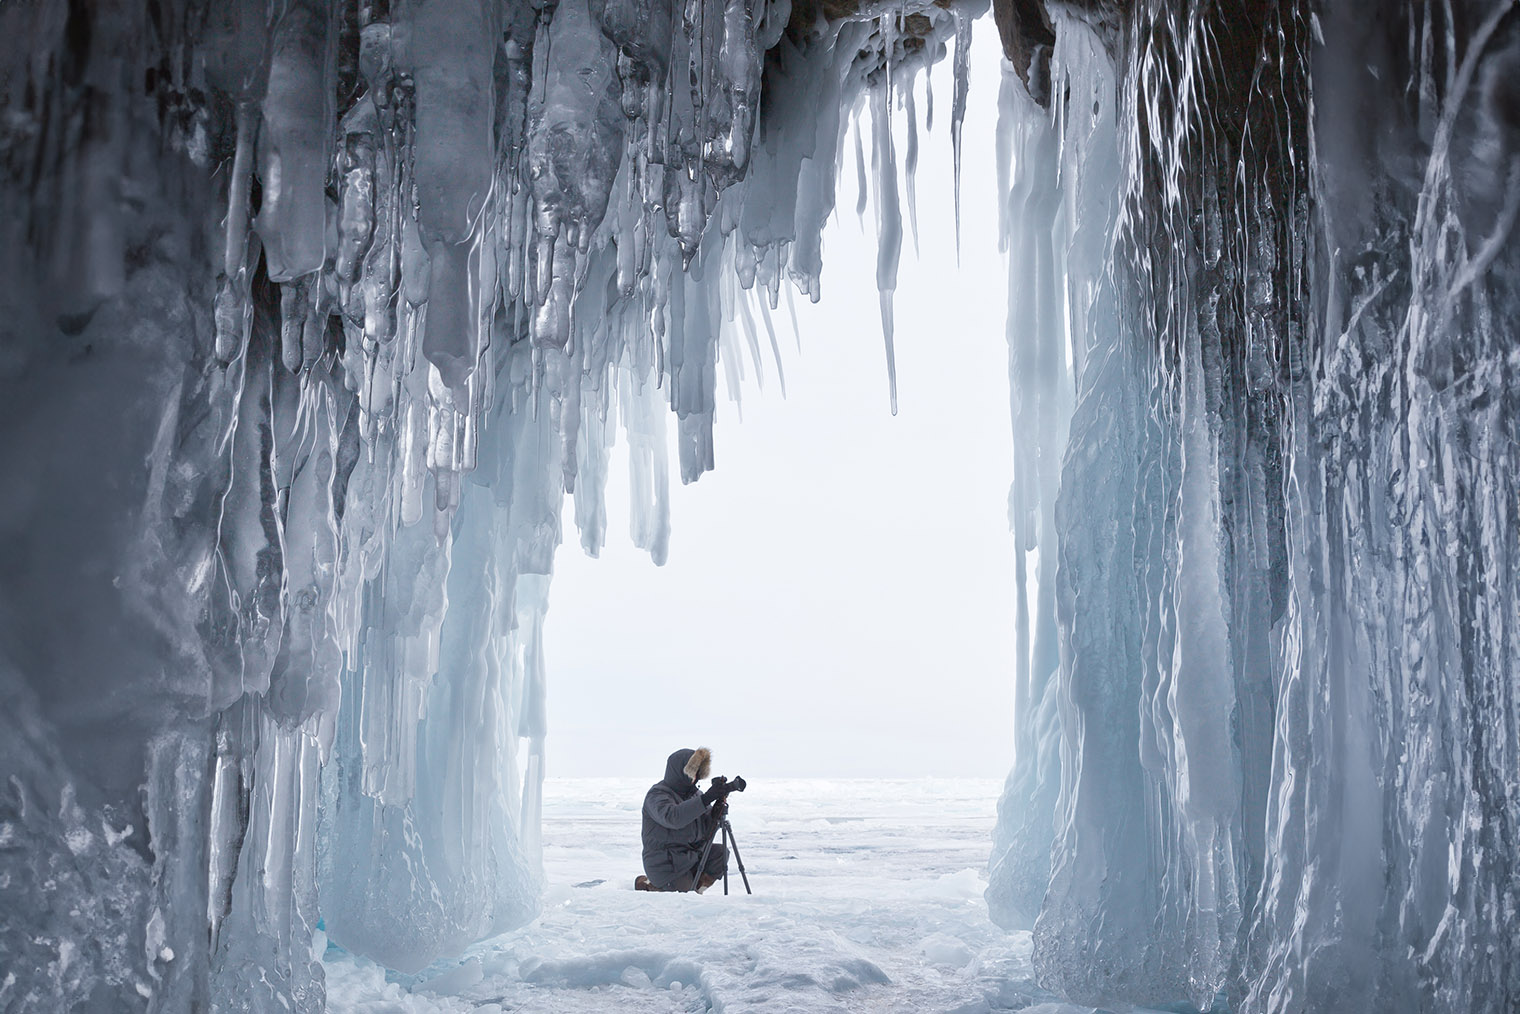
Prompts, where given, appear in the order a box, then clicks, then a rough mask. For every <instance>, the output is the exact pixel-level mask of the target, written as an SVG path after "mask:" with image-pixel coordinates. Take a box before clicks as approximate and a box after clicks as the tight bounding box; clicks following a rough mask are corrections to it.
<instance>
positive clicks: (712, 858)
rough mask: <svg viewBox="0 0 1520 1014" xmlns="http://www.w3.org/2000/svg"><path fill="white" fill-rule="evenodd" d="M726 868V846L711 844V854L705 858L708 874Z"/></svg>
mask: <svg viewBox="0 0 1520 1014" xmlns="http://www.w3.org/2000/svg"><path fill="white" fill-rule="evenodd" d="M727 866H728V846H726V845H720V844H717V843H714V844H713V847H712V854H711V855H709V856H708V857H707V870H708V872H716V871H718V870H723V869H725V868H727Z"/></svg>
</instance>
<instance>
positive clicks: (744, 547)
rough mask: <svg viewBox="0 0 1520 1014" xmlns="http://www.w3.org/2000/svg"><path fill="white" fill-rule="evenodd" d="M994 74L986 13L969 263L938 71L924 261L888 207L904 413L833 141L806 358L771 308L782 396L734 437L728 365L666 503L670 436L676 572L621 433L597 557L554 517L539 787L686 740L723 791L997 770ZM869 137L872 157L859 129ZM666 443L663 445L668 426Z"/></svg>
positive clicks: (1008, 635) (867, 256) (970, 131)
mask: <svg viewBox="0 0 1520 1014" xmlns="http://www.w3.org/2000/svg"><path fill="white" fill-rule="evenodd" d="M998 58H999V54H998V46H997V33H996V31H995V30H994V28H993V25H992V22H991V20H990V19H987V18H983V19H981V20H980V21H978V22H977V25H976V31H975V43H974V45H973V58H972V65H971V74H972V77H971V90H970V96H969V104H968V109H967V114H966V121H965V131H964V142H963V143H964V148H963V162H962V178H961V194H962V207H963V209H964V211H965V214H964V215H963V219H962V223H961V226H962V237H961V256H960V266H959V268H957V265H956V252H955V229H954V211H953V202H952V189H951V180H952V172H951V155H950V131H949V125H950V124H949V113H950V100H951V77H950V68H949V60H948V59H946V60H945V61H942V62H941V63H940V64H939V65H938V66H937V67H936V69H935V73H934V99H935V117H936V118H935V126H934V131H933V133H931V134H926V133H924V132H923V129H922V128H923V124H922V122H920V137H919V141H920V161H919V174H918V184H919V187H918V222H919V253H918V254H917V255H915V253H914V249H913V242H912V238H911V234H909V233H907V224H906V218H907V199H906V193H904V196H903V214H904V219H905V223H904V228H905V236H904V240H903V260H902V268H901V271H900V276H899V285H898V290H897V299H896V307H897V375H898V399H899V410H898V415H897V416H896V417H895V418H894V417H893V416H892V415H891V414H890V411H889V407H888V397H887V379H886V366H885V357H884V354H883V350H882V337H881V327H880V319H879V311H878V309H877V293H876V287H875V259H876V239H875V226H874V223H873V221H872V219H871V211H870V209H869V208H868V209H867V212H866V222H865V225H864V229H862V226H861V224H860V222H859V220H858V219H857V217H856V215H855V210H854V209H855V202H856V194H857V189H856V184H855V164H854V154H853V141H852V140H850V139H848V138H847V139H846V145H845V156H846V157H845V160H844V163H843V168H844V171H843V172H842V173H841V180H840V185H839V211H838V213H837V215H836V217H835V219H834V220H833V221H832V222H831V223H830V225H829V228H828V229H827V230H826V231H825V233H824V248H823V249H824V273H823V300H822V302H821V303H819V304H817V305H812V304H810V303H808V301H807V299H806V297H801V296H799V297H798V299H797V316H798V325H799V330H800V336H801V349H800V351H799V349H798V347H797V342H796V340H795V339H794V338H793V335H792V331H791V325H790V322H789V318H788V316H787V312H786V306H785V303H784V302H783V304H782V307H781V310H780V312H779V313H777V314H776V315H775V320H776V324H777V330H778V338H779V339H780V341H781V349H782V356H783V362H784V365H785V369H786V381H787V396H786V398H785V399H784V400H783V399H782V397H781V395H780V393H779V391H778V389H777V387H776V385H775V382H774V381H775V378H774V374H773V372H770V373H768V375H767V380H768V383H767V384H766V386H765V388H764V390H763V391H762V390H759V389H757V387H756V385H755V382H754V378H753V377H750V378H749V380H748V383H747V387H746V389H745V391H744V393H743V398H742V406H740V408H742V413H743V418H742V421H741V419H740V411H739V409H736V406H735V405H734V404H733V403H732V402H730V401H729V400H728V399H727V396H726V391H727V388H726V385H725V384H724V381H723V374H722V368H721V366H720V368H719V388H720V402H719V407H718V418H717V421H716V424H715V444H716V455H715V456H716V461H717V470H716V471H715V472H712V473H709V474H707V475H705V476H703V477H702V479H701V480H700V481H699V482H697V483H695V484H693V485H691V486H682V485H680V483H679V472H678V469H677V467H676V464H675V462H676V453H675V448H674V444H673V443H672V447H671V452H670V458H671V470H672V481H673V483H674V486H673V488H672V490H671V523H672V532H671V541H670V557H669V561H668V562H667V563H666V565H665V566H664V567H655V566H654V565H653V564H652V563H651V562H650V560H649V558H648V556H647V555H646V554H644V553H642V552H639V551H637V550H635V549H634V548H633V546H632V543H631V541H630V539H629V536H628V520H627V519H628V470H627V458H626V445H625V443H624V441H623V440H622V438H621V436H620V439H619V444H618V446H617V447H616V448H614V450H613V459H612V465H611V473H612V475H611V481H610V483H609V489H608V518H609V522H608V540H607V541H608V543H609V545H608V546H607V547H606V548H605V549H604V550H603V551H602V555H601V558H600V559H596V560H593V559H590V558H588V557H586V555H585V554H584V552H583V551H582V550H581V549H580V546H579V542H578V538H577V536H576V533H575V531H574V523H573V506H572V505H571V503H570V501H569V499H568V498H567V500H566V507H565V544H564V546H563V547H562V548H561V549H560V551H559V554H558V557H557V558H556V561H555V577H554V581H553V585H552V590H551V592H550V600H549V601H550V607H549V615H548V620H547V624H546V633H545V637H546V646H545V648H546V657H547V667H548V692H549V738H548V741H547V744H546V748H547V751H548V774H549V775H550V776H551V777H555V776H593V775H628V776H648V777H649V778H650V779H651V780H653V779H655V778H657V777H658V776H659V775H660V774H661V773H662V771H663V767H664V758H665V756H666V755H667V754H668V753H669V752H670V751H672V750H674V749H676V748H678V747H682V746H691V747H695V746H698V745H705V746H708V747H710V748H712V750H713V752H714V763H715V767H714V773H726V774H729V775H733V774H736V773H737V774H743V775H745V776H746V777H747V778H750V779H754V778H766V777H793V776H806V775H819V776H841V777H866V776H884V777H885V776H915V775H936V776H952V777H953V776H967V777H984V778H985V777H993V778H1001V777H1003V776H1004V775H1005V774H1006V773H1007V770H1008V768H1009V766H1010V765H1011V764H1012V761H1013V666H1014V636H1013V615H1014V571H1013V568H1014V549H1013V541H1012V538H1011V536H1010V535H1009V532H1008V523H1007V497H1008V486H1009V483H1010V481H1011V479H1012V474H1013V472H1012V453H1013V451H1012V437H1011V435H1010V430H1009V411H1008V376H1007V372H1008V353H1007V345H1006V343H1005V341H1004V337H1003V318H1004V307H1005V295H1004V293H1005V288H1006V281H1005V279H1006V268H1005V266H1004V261H1003V258H1002V257H1001V255H999V253H998V251H997V214H996V209H997V206H998V205H997V193H996V162H995V155H994V150H995V149H994V130H995V125H996V115H997V111H996V110H997V86H998V74H999V67H998ZM923 87H924V86H923V83H922V82H921V81H920V83H919V85H918V95H917V99H918V109H919V114H920V117H922V115H923V110H924V107H925V103H924V94H923ZM899 120H901V117H899ZM863 125H864V126H865V127H866V128H867V129H868V128H869V120H868V119H867V120H865V121H864V124H863ZM898 127H899V129H898V133H899V143H898V158H899V163H901V160H902V158H903V154H902V153H903V144H904V140H903V138H904V136H905V135H904V134H903V130H904V129H905V128H904V125H903V124H901V123H899V125H898ZM866 142H867V157H868V158H869V151H870V148H869V133H867V134H866ZM761 341H762V344H763V343H764V341H765V339H764V335H763V332H762V335H761ZM741 344H742V343H741ZM669 429H670V432H671V434H672V437H673V435H674V432H675V426H674V420H673V419H672V420H671V425H670V427H669Z"/></svg>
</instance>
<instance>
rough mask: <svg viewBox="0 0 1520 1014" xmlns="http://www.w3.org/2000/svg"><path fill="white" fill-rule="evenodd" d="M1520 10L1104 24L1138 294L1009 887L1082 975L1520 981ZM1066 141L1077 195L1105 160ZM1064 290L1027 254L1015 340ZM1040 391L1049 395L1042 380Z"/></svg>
mask: <svg viewBox="0 0 1520 1014" xmlns="http://www.w3.org/2000/svg"><path fill="white" fill-rule="evenodd" d="M1517 21H1520V13H1517V11H1516V10H1515V9H1514V5H1513V4H1506V3H1473V4H1464V5H1454V6H1453V7H1451V8H1438V7H1433V6H1428V5H1415V4H1411V5H1408V6H1406V7H1401V8H1399V9H1398V10H1397V11H1395V12H1390V16H1389V17H1388V18H1386V19H1379V20H1376V21H1369V20H1368V19H1366V18H1365V17H1363V16H1361V15H1360V14H1358V13H1356V12H1353V11H1351V10H1349V9H1345V10H1342V9H1332V10H1323V11H1321V10H1318V9H1315V8H1313V7H1311V6H1310V5H1302V4H1293V3H1283V4H1245V5H1240V4H1220V5H1215V4H1205V3H1201V4H1184V5H1140V6H1138V7H1137V8H1136V9H1135V10H1133V11H1132V12H1131V14H1130V15H1129V17H1128V18H1127V20H1126V27H1125V28H1124V31H1123V32H1122V34H1118V35H1115V36H1112V37H1110V38H1108V39H1106V42H1107V44H1108V51H1109V53H1111V54H1113V55H1114V56H1115V58H1116V61H1117V65H1118V80H1120V81H1121V82H1123V84H1122V85H1121V86H1120V91H1119V95H1120V96H1121V97H1122V98H1123V103H1122V105H1121V111H1120V115H1119V120H1118V129H1119V136H1120V151H1121V156H1122V166H1123V168H1122V172H1121V173H1120V174H1119V177H1118V178H1119V179H1120V180H1121V181H1122V188H1123V208H1122V212H1121V215H1120V219H1119V226H1120V231H1119V235H1118V239H1117V242H1116V243H1115V244H1114V246H1113V247H1112V248H1111V259H1110V261H1109V270H1110V271H1111V272H1112V277H1113V279H1114V281H1115V283H1116V285H1117V288H1118V299H1117V302H1116V304H1115V309H1114V313H1113V314H1112V315H1111V316H1100V317H1098V318H1097V319H1095V320H1089V321H1087V322H1084V323H1083V325H1082V326H1081V327H1080V329H1078V332H1077V338H1076V340H1075V342H1074V348H1075V349H1077V350H1083V349H1085V350H1086V356H1085V359H1083V358H1082V357H1081V356H1080V355H1079V354H1074V355H1073V358H1072V362H1073V365H1074V368H1075V369H1074V376H1073V380H1074V382H1075V384H1076V392H1077V398H1078V401H1077V405H1076V408H1075V410H1074V413H1073V415H1072V417H1071V428H1070V439H1069V443H1068V444H1067V447H1066V451H1065V459H1064V465H1063V469H1062V476H1061V489H1060V493H1059V496H1058V497H1057V498H1056V499H1055V511H1056V535H1057V537H1058V539H1059V560H1060V562H1059V565H1058V567H1057V570H1056V573H1055V575H1054V577H1053V579H1049V578H1047V576H1046V574H1045V572H1044V570H1043V566H1044V558H1045V554H1046V547H1045V546H1044V545H1042V546H1041V566H1042V570H1041V572H1040V575H1039V577H1040V582H1039V583H1040V586H1041V587H1042V589H1043V586H1044V585H1045V584H1046V583H1047V581H1048V580H1053V584H1054V586H1055V589H1056V597H1057V605H1056V612H1057V616H1058V618H1059V621H1060V630H1061V638H1062V642H1061V643H1062V649H1063V654H1062V658H1061V665H1060V668H1059V674H1058V675H1057V676H1056V677H1055V679H1054V683H1055V686H1056V691H1055V693H1056V695H1057V700H1058V701H1059V702H1060V708H1059V715H1060V727H1059V728H1060V733H1059V737H1058V738H1055V737H1051V736H1049V735H1048V734H1047V733H1045V732H1044V730H1045V728H1046V727H1047V726H1046V723H1047V722H1048V718H1047V717H1046V711H1045V710H1044V709H1043V708H1042V707H1041V701H1040V700H1039V698H1038V696H1037V695H1033V694H1022V695H1021V697H1020V702H1021V703H1022V704H1024V705H1025V709H1026V710H1025V711H1024V713H1023V714H1022V715H1021V716H1020V747H1021V752H1020V759H1019V763H1018V767H1016V769H1015V772H1014V774H1013V776H1012V777H1011V779H1010V791H1009V794H1008V796H1007V797H1006V798H1005V801H1004V804H1003V807H1002V819H1001V821H1000V831H999V835H1000V845H999V847H1000V849H1005V848H1006V849H1008V850H1009V851H1008V852H1006V853H1004V852H1001V851H1000V852H999V853H997V854H996V855H995V866H994V869H993V884H992V888H991V889H990V890H989V893H988V897H989V901H990V902H991V903H992V906H993V911H994V914H995V915H996V916H998V917H999V918H1000V919H1003V920H1005V921H1007V922H1008V923H1010V924H1016V923H1022V924H1024V925H1029V924H1030V923H1031V922H1032V923H1033V928H1034V931H1035V960H1036V967H1037V970H1038V972H1039V974H1040V975H1041V978H1042V981H1043V982H1045V983H1046V984H1047V985H1050V986H1053V987H1055V988H1058V989H1060V990H1061V991H1063V992H1064V993H1066V994H1067V995H1069V996H1072V997H1073V998H1077V999H1082V1000H1085V1001H1087V1002H1094V1003H1098V1002H1106V1001H1110V1000H1130V1001H1145V1000H1153V1001H1160V1000H1165V999H1175V998H1177V997H1179V996H1184V995H1186V996H1189V997H1190V998H1191V999H1192V1000H1193V1002H1195V1003H1197V1004H1199V1005H1200V1006H1208V1005H1209V1004H1210V1003H1211V1002H1212V1001H1213V999H1214V997H1215V994H1216V992H1218V991H1221V990H1222V991H1224V992H1225V993H1226V994H1227V995H1228V996H1229V998H1230V1000H1231V1002H1232V1003H1233V1004H1234V1005H1236V1006H1237V1007H1238V1008H1239V1009H1243V1010H1248V1011H1272V1012H1284V1014H1286V1012H1298V1011H1319V1010H1331V1009H1351V1008H1357V1009H1360V1008H1362V1007H1364V1006H1369V1005H1370V1006H1373V1007H1376V1008H1377V1009H1380V1010H1391V1011H1450V1012H1457V1011H1469V1010H1484V1011H1489V1010H1492V1011H1500V1010H1507V1009H1509V1008H1510V1007H1512V1006H1513V1005H1514V1004H1515V1003H1516V1002H1517V998H1520V991H1517V984H1516V981H1515V979H1514V972H1513V969H1514V968H1515V967H1516V961H1517V954H1516V950H1515V943H1514V939H1513V935H1512V934H1508V933H1507V932H1505V931H1504V930H1502V929H1501V928H1500V924H1501V921H1502V917H1501V916H1499V914H1498V913H1502V912H1506V911H1511V910H1513V907H1514V904H1515V900H1514V899H1515V891H1516V889H1517V887H1516V885H1517V860H1516V856H1515V828H1516V819H1517V811H1516V805H1515V799H1516V784H1517V778H1520V776H1517V774H1516V771H1517V770H1520V769H1517V768H1516V766H1515V764H1514V759H1515V756H1516V751H1517V748H1520V714H1517V708H1516V699H1515V693H1516V684H1515V678H1514V673H1515V672H1516V671H1517V669H1516V657H1515V651H1516V639H1515V632H1516V624H1517V622H1520V618H1517V613H1516V611H1515V607H1514V603H1515V602H1516V591H1517V589H1516V575H1517V571H1516V559H1517V555H1516V549H1517V532H1520V529H1517V526H1516V523H1515V522H1516V520H1517V519H1516V516H1515V511H1516V509H1517V489H1520V484H1517V481H1516V479H1515V478H1514V476H1513V475H1512V474H1508V473H1507V472H1506V467H1507V465H1508V463H1509V462H1511V461H1512V460H1513V453H1514V447H1515V446H1516V444H1515V435H1516V427H1517V423H1520V413H1517V403H1520V402H1517V399H1520V391H1517V387H1516V382H1515V373H1514V369H1513V362H1512V360H1513V354H1512V350H1513V347H1514V343H1515V335H1514V324H1513V321H1514V320H1515V319H1516V314H1515V309H1516V302H1515V292H1514V288H1513V282H1512V278H1513V275H1514V270H1515V265H1516V261H1515V258H1516V256H1517V253H1516V250H1517V243H1516V241H1515V238H1514V236H1515V230H1514V225H1515V214H1516V208H1517V207H1520V168H1517V167H1520V158H1517V154H1516V153H1517V150H1520V145H1517V141H1516V130H1515V125H1514V118H1513V116H1512V115H1510V112H1509V111H1510V110H1512V109H1513V108H1515V105H1514V103H1515V102H1516V100H1517V92H1516V86H1515V85H1514V83H1513V82H1514V80H1515V77H1514V75H1513V73H1512V71H1513V69H1514V67H1515V65H1516V61H1517V56H1516V52H1517V48H1516V47H1517V45H1520V43H1517V41H1516V39H1517V33H1520V24H1517ZM1059 27H1060V28H1062V29H1064V30H1065V34H1066V35H1068V36H1069V35H1071V34H1072V30H1071V26H1069V25H1064V24H1061V25H1059ZM1060 34H1061V33H1058V38H1059V37H1060ZM1060 45H1061V43H1059V42H1058V47H1059V46H1060ZM1100 66H1101V64H1100ZM1053 67H1054V69H1053V74H1055V73H1057V72H1059V73H1061V74H1063V75H1064V83H1063V81H1062V79H1061V78H1057V82H1058V86H1057V87H1056V88H1055V89H1054V90H1053V94H1055V95H1060V94H1062V93H1063V91H1065V92H1066V93H1069V94H1072V95H1078V94H1082V95H1085V89H1086V88H1087V87H1088V86H1089V82H1090V81H1091V80H1092V77H1091V71H1086V70H1083V69H1082V68H1080V67H1078V66H1077V65H1075V64H1072V65H1071V66H1070V67H1069V68H1067V69H1064V70H1062V69H1061V67H1060V65H1059V62H1058V61H1057V62H1056V63H1055V64H1053ZM1390 83H1394V84H1396V85H1397V87H1394V86H1393V85H1391V84H1390ZM1102 94H1112V93H1111V92H1109V91H1108V90H1107V87H1105V88H1104V89H1103V91H1102ZM1082 108H1083V106H1079V104H1078V102H1077V101H1076V100H1075V99H1073V100H1072V101H1071V102H1070V103H1069V105H1068V106H1067V107H1065V108H1061V107H1059V106H1056V105H1055V104H1053V109H1052V112H1051V113H1046V112H1043V111H1036V110H1026V111H1025V113H1024V115H1026V116H1027V115H1034V116H1046V117H1051V118H1052V122H1053V123H1054V125H1055V127H1056V128H1057V129H1060V128H1061V127H1062V126H1063V125H1064V124H1068V123H1070V122H1071V120H1072V118H1073V116H1074V115H1075V114H1076V113H1077V112H1078V111H1079V110H1081V109H1082ZM1099 108H1101V103H1100V104H1099ZM1025 129H1029V128H1025ZM1096 151H1098V149H1096V148H1087V149H1085V150H1084V151H1083V152H1082V155H1083V156H1084V157H1083V159H1081V160H1080V162H1079V164H1080V165H1093V164H1096V155H1095V152H1096ZM1045 157H1046V158H1047V160H1050V159H1051V158H1052V156H1045ZM1068 158H1069V155H1068V153H1067V152H1066V151H1064V150H1063V151H1062V152H1061V153H1060V154H1059V155H1056V156H1054V157H1053V159H1054V162H1055V164H1058V165H1060V166H1062V169H1063V171H1062V173H1061V175H1060V181H1061V186H1062V188H1063V190H1064V191H1066V192H1067V193H1068V195H1069V193H1070V192H1071V191H1073V190H1076V191H1077V192H1080V189H1081V187H1082V186H1083V185H1084V183H1085V182H1086V181H1087V179H1088V178H1089V177H1086V176H1084V175H1083V174H1082V173H1081V171H1080V170H1078V171H1075V172H1073V171H1068V170H1066V168H1065V167H1066V165H1067V159H1068ZM1047 164H1050V162H1049V161H1047ZM1024 172H1025V174H1026V178H1028V179H1037V178H1039V173H1040V172H1041V170H1040V169H1039V168H1038V167H1030V166H1026V167H1025V168H1024ZM1021 185H1026V186H1027V184H1021ZM1013 193H1014V194H1018V193H1019V190H1018V188H1015V189H1014V190H1013ZM1067 199H1068V200H1070V197H1069V196H1068V197H1067ZM1070 249H1071V250H1072V251H1073V252H1075V251H1076V249H1077V247H1076V246H1075V245H1072V246H1071V247H1070ZM1018 263H1019V261H1018V259H1017V258H1015V265H1017V264H1018ZM1045 291H1046V290H1044V289H1042V288H1041V287H1040V282H1039V279H1038V278H1034V277H1028V276H1021V275H1019V274H1018V273H1017V270H1016V273H1015V276H1014V284H1013V285H1012V286H1011V290H1010V304H1011V306H1013V307H1014V308H1015V312H1014V313H1011V314H1010V342H1011V343H1014V344H1015V347H1017V348H1021V349H1028V348H1032V347H1034V344H1035V342H1036V341H1037V336H1038V334H1039V331H1038V330H1037V329H1035V328H1032V327H1029V326H1023V325H1021V326H1020V328H1018V330H1021V333H1018V334H1016V333H1015V330H1016V327H1015V324H1014V321H1015V320H1016V319H1019V320H1022V319H1023V318H1022V317H1020V316H1019V315H1020V314H1024V315H1027V314H1028V313H1029V312H1030V311H1029V310H1028V309H1027V305H1026V306H1021V304H1029V303H1031V302H1033V303H1035V304H1038V303H1039V301H1040V300H1042V299H1044V298H1048V297H1046V296H1045ZM1110 329H1112V330H1110ZM1020 342H1022V345H1019V344H1018V343H1020ZM1013 379H1014V384H1015V395H1014V397H1015V404H1016V406H1017V405H1018V404H1019V403H1020V399H1021V398H1027V397H1028V393H1029V392H1031V390H1038V389H1036V388H1032V385H1031V381H1030V379H1029V377H1028V376H1026V375H1024V374H1023V373H1022V372H1021V371H1019V370H1017V369H1015V371H1014V373H1013ZM1017 418H1018V417H1017V416H1016V420H1017ZM1020 446H1021V450H1024V452H1025V453H1026V454H1027V453H1028V451H1027V449H1025V448H1024V445H1020ZM1023 467H1026V468H1027V467H1028V466H1027V465H1025V466H1023ZM1024 544H1026V545H1027V542H1025V543H1024ZM1036 643H1038V640H1037V639H1036ZM1034 660H1035V661H1038V654H1037V653H1036V655H1035V656H1034ZM1031 673H1032V674H1035V675H1037V669H1035V668H1034V667H1033V666H1032V667H1031ZM1022 685H1023V684H1022V683H1021V686H1022ZM1034 685H1037V684H1034ZM1057 760H1059V764H1060V777H1061V794H1060V797H1059V799H1058V800H1056V802H1055V804H1054V808H1053V810H1047V809H1046V808H1047V807H1049V805H1050V804H1049V802H1048V800H1049V797H1048V796H1042V795H1041V793H1040V791H1039V786H1040V785H1041V783H1042V780H1044V779H1047V778H1048V777H1049V774H1048V772H1049V771H1051V770H1052V769H1053V767H1054V764H1055V762H1056V761H1057ZM1047 813H1049V814H1050V815H1051V819H1052V820H1053V828H1054V831H1053V839H1052V840H1053V845H1052V846H1051V848H1050V851H1049V853H1048V854H1049V860H1048V862H1049V865H1050V871H1051V872H1050V881H1049V884H1048V887H1047V889H1046V890H1045V892H1044V896H1043V898H1042V899H1041V901H1040V908H1039V910H1038V914H1037V915H1036V914H1035V912H1034V911H1033V910H1032V909H1033V906H1032V905H1031V899H1032V898H1033V897H1034V894H1035V892H1033V891H1031V890H1030V889H1029V886H1030V885H1031V884H1032V879H1031V878H1030V876H1029V875H1028V874H1029V871H1032V870H1035V869H1038V868H1042V867H1043V865H1044V864H1045V863H1046V861H1047V860H1046V858H1045V856H1046V852H1045V850H1044V844H1043V842H1041V841H1040V840H1039V839H1038V838H1037V836H1035V835H1032V834H1031V833H1030V831H1029V829H1030V828H1033V827H1036V826H1042V825H1041V822H1042V821H1043V820H1044V819H1046V814H1047ZM1020 885H1023V886H1022V887H1021V886H1020Z"/></svg>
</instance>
